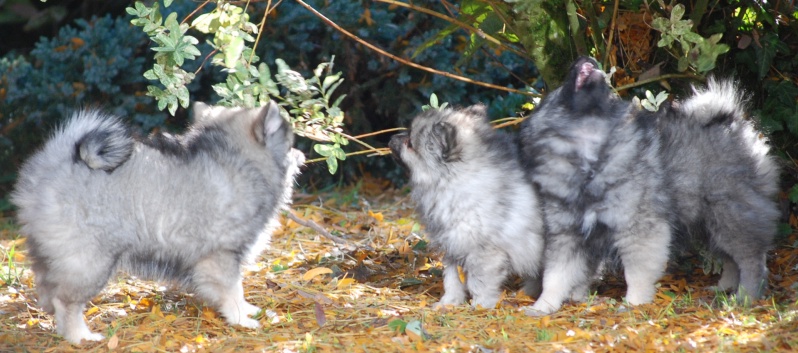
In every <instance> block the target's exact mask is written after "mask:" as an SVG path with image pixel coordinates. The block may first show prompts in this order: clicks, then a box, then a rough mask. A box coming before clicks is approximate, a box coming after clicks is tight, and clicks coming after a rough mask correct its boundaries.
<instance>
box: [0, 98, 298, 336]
mask: <svg viewBox="0 0 798 353" xmlns="http://www.w3.org/2000/svg"><path fill="white" fill-rule="evenodd" d="M194 113H195V120H196V122H195V123H194V124H193V125H192V126H191V127H190V128H189V129H188V130H187V132H186V133H184V134H182V135H169V134H155V135H152V136H149V137H148V138H144V139H138V138H133V137H131V134H130V133H129V129H128V128H127V127H125V126H124V125H123V124H122V123H121V122H120V120H119V119H117V118H114V117H109V116H106V115H104V114H102V113H99V112H97V111H82V112H78V113H76V114H75V115H74V116H73V117H72V118H71V119H70V120H69V121H68V122H67V123H66V124H65V125H64V126H63V127H61V128H60V129H59V130H58V131H56V133H55V134H54V136H53V137H52V138H51V139H50V140H49V141H47V142H46V143H45V145H44V146H43V148H42V149H41V150H40V151H39V152H37V153H36V154H34V155H33V156H32V157H31V158H30V159H28V160H27V161H26V163H25V164H24V165H23V166H22V169H21V171H20V173H19V180H18V183H17V185H16V189H15V191H14V192H13V195H12V197H13V202H14V203H15V204H16V205H17V206H18V207H19V211H18V213H17V216H18V219H19V221H20V223H21V224H22V225H23V227H22V233H23V234H25V235H26V236H27V237H28V241H27V244H28V246H29V249H30V258H31V261H32V269H33V271H34V273H35V280H36V289H37V292H38V295H39V303H40V305H41V307H42V308H44V309H46V310H47V311H48V312H50V313H54V314H55V321H56V330H57V331H58V333H59V334H61V335H63V336H64V337H65V338H66V339H67V340H68V341H70V342H72V343H79V342H80V341H81V340H84V339H85V340H101V339H102V338H103V335H101V334H98V333H92V332H91V331H90V330H89V328H88V327H87V325H86V323H85V322H84V320H83V315H82V312H83V308H84V306H85V304H86V302H88V301H89V300H90V299H91V298H92V297H94V296H95V295H97V294H98V293H99V292H100V291H101V290H102V289H103V287H104V286H105V285H106V283H107V282H108V279H109V278H110V277H111V276H112V275H114V274H115V273H116V271H117V270H118V269H121V270H125V271H127V272H129V273H131V274H134V275H138V276H141V277H143V278H147V279H154V280H166V281H171V282H174V283H176V284H179V285H183V286H184V287H185V288H186V289H187V290H190V291H193V292H194V293H196V294H197V296H198V297H200V298H202V299H203V300H204V301H206V302H207V303H208V304H210V305H211V306H213V307H214V308H216V309H218V310H219V311H220V313H221V314H222V315H223V316H224V317H225V319H226V320H227V322H228V323H230V324H237V325H241V326H244V327H251V328H254V327H258V322H257V320H254V319H251V318H249V317H248V316H250V315H254V314H255V313H257V312H258V311H259V308H258V307H256V306H254V305H251V304H249V303H247V302H246V300H245V299H244V292H243V287H242V285H241V280H242V278H241V269H240V267H241V265H242V264H243V263H245V262H247V261H251V260H252V259H253V258H254V257H255V256H256V255H258V254H259V252H260V251H261V250H263V248H264V247H266V246H267V245H268V242H269V239H270V236H271V232H272V230H273V228H274V227H275V226H276V225H277V222H278V220H277V215H278V210H279V209H281V208H283V207H286V204H287V202H289V201H290V195H291V189H292V184H293V178H294V176H295V174H296V173H297V172H298V168H299V166H300V165H301V164H302V163H303V161H304V156H303V155H302V153H301V152H299V151H296V150H294V149H292V148H291V144H292V142H293V134H292V130H291V127H290V126H289V125H288V123H287V122H286V121H285V120H284V119H283V118H282V117H280V115H279V112H278V110H277V107H276V104H275V103H273V102H272V103H270V104H269V105H268V106H266V107H263V108H256V109H231V108H222V107H211V106H208V105H205V104H201V103H198V104H196V105H195V106H194Z"/></svg>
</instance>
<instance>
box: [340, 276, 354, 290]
mask: <svg viewBox="0 0 798 353" xmlns="http://www.w3.org/2000/svg"><path fill="white" fill-rule="evenodd" d="M353 283H355V279H354V278H351V277H350V278H343V279H341V280H339V281H338V284H336V285H335V286H336V287H337V288H341V287H348V286H351V285H352V284H353Z"/></svg>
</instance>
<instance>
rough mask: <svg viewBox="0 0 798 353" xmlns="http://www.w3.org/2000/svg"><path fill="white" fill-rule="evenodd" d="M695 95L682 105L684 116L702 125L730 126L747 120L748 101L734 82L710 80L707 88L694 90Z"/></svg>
mask: <svg viewBox="0 0 798 353" xmlns="http://www.w3.org/2000/svg"><path fill="white" fill-rule="evenodd" d="M693 91H694V94H693V96H692V97H690V98H689V99H687V100H685V101H684V102H682V104H681V111H682V112H683V113H684V116H685V117H687V118H690V119H694V120H695V121H697V122H698V123H699V124H701V125H704V126H706V125H712V124H729V123H731V122H733V121H739V120H742V119H743V118H745V115H744V114H745V113H744V112H745V104H746V100H745V98H744V97H743V92H742V91H740V90H739V89H738V88H737V84H736V82H735V81H733V80H724V81H718V80H716V79H714V78H710V79H709V80H708V82H707V88H706V89H701V88H695V87H694V88H693Z"/></svg>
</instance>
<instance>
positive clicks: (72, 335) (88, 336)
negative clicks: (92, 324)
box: [64, 330, 105, 345]
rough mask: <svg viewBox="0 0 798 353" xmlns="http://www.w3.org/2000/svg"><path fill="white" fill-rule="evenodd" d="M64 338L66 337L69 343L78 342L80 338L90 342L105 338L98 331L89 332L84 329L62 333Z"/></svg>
mask: <svg viewBox="0 0 798 353" xmlns="http://www.w3.org/2000/svg"><path fill="white" fill-rule="evenodd" d="M64 339H66V340H67V341H68V342H69V343H72V344H76V345H77V344H80V341H81V340H86V341H90V342H97V341H102V340H104V339H105V336H103V335H102V334H99V333H95V332H91V331H89V330H85V331H82V332H80V331H79V332H69V333H67V334H65V335H64Z"/></svg>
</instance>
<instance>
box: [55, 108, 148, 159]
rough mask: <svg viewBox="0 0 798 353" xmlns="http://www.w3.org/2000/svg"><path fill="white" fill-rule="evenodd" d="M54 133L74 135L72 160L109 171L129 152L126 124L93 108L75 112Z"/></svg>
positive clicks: (68, 137)
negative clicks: (60, 128) (64, 124)
mask: <svg viewBox="0 0 798 353" xmlns="http://www.w3.org/2000/svg"><path fill="white" fill-rule="evenodd" d="M56 135H57V136H58V135H61V136H62V137H64V138H67V139H72V138H74V139H75V141H76V142H75V150H74V151H75V152H74V156H73V160H74V161H75V162H79V161H82V162H83V163H85V164H86V165H87V166H88V167H89V168H91V169H100V170H104V171H107V172H111V171H113V170H114V169H116V168H117V167H119V166H120V165H122V163H124V162H125V161H127V159H128V158H130V154H131V153H132V152H133V144H134V140H133V136H132V134H131V132H130V128H128V127H127V126H126V125H125V124H123V123H122V122H121V121H120V120H119V118H117V117H114V116H110V115H104V114H102V113H100V112H97V111H92V110H84V111H81V112H78V113H76V114H75V115H74V116H73V117H72V119H71V120H70V121H69V122H68V123H67V124H66V126H65V127H64V128H63V129H62V130H61V131H59V132H58V133H56Z"/></svg>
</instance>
